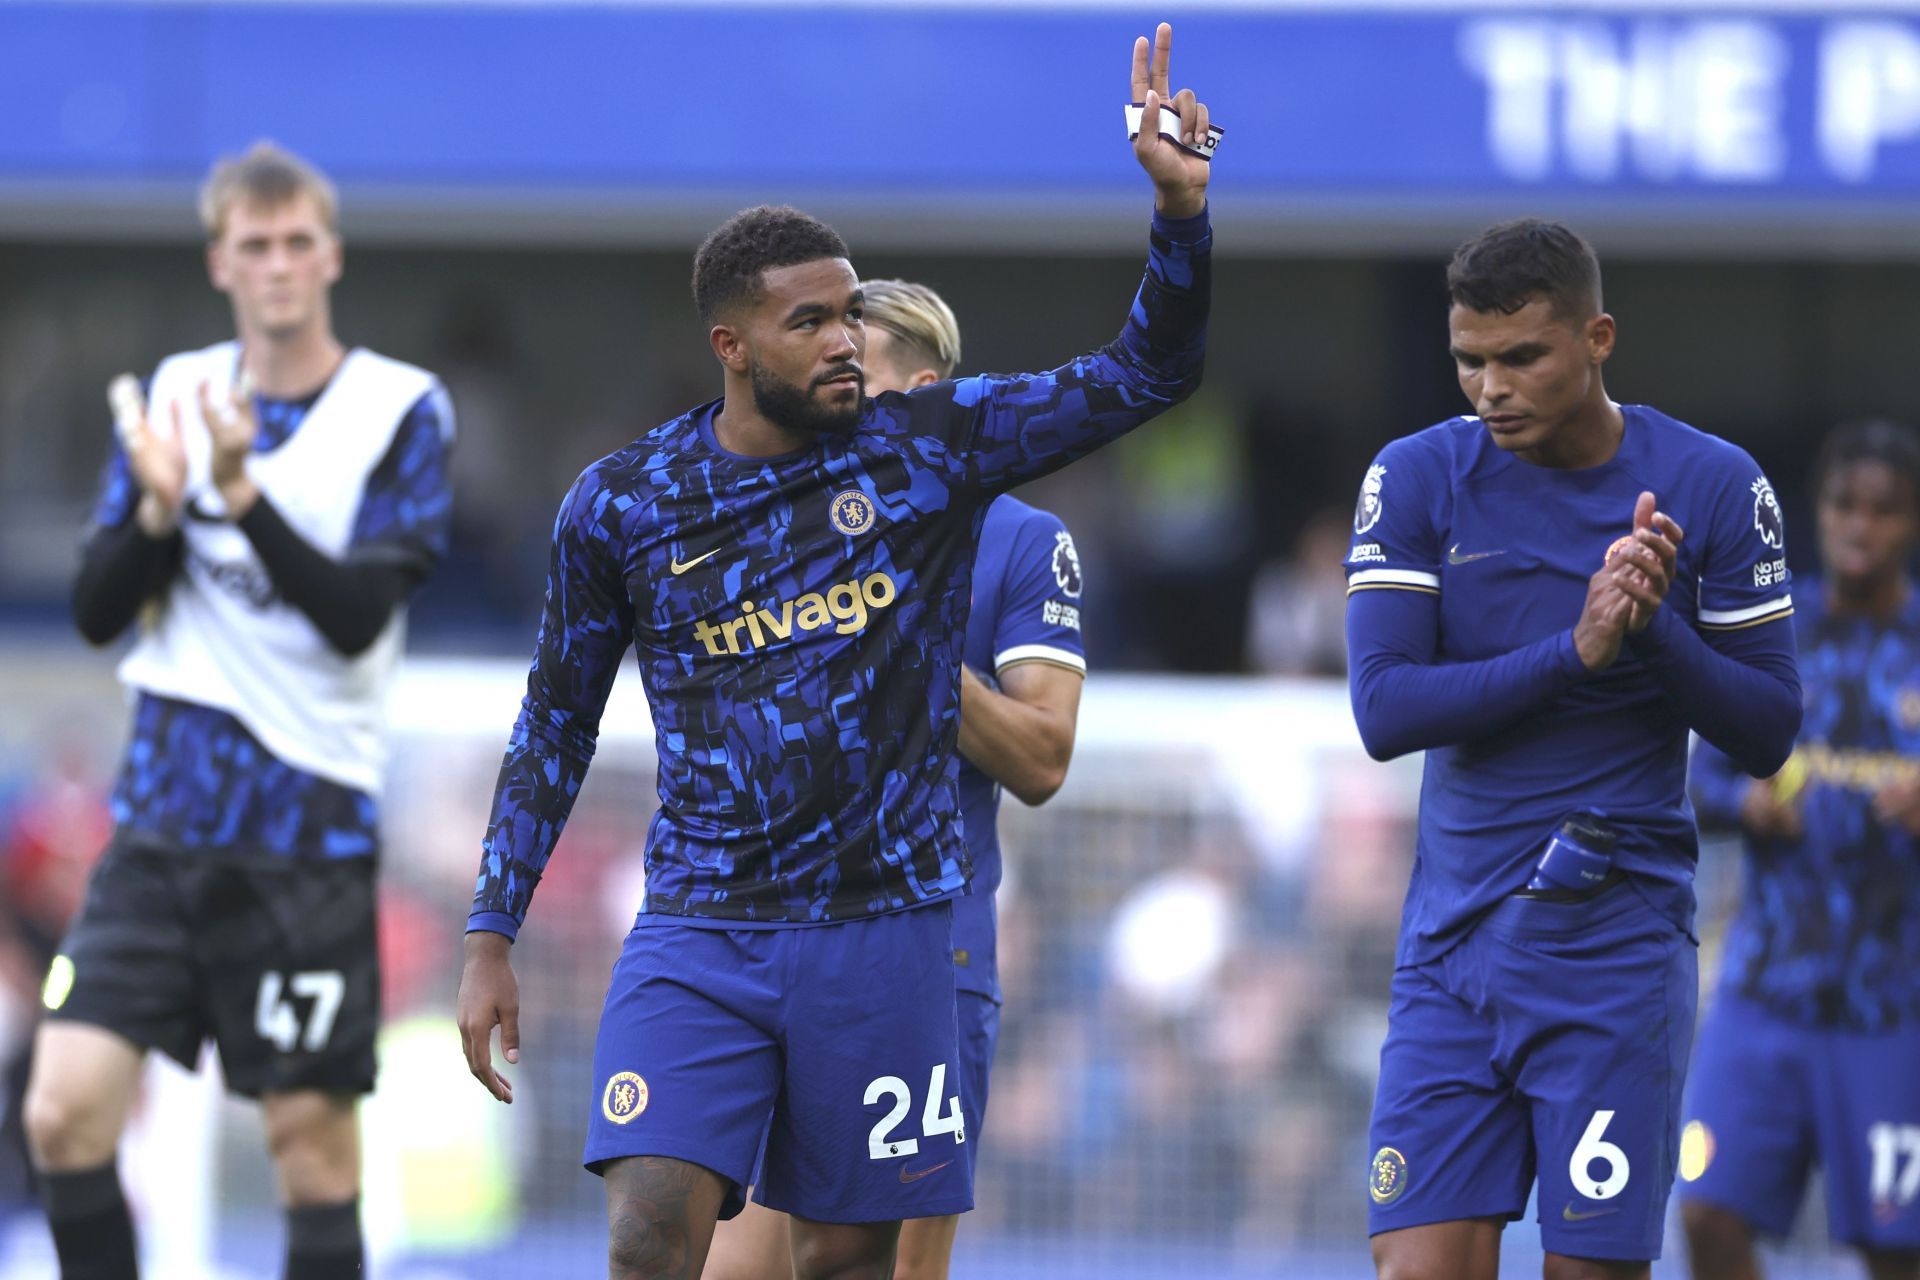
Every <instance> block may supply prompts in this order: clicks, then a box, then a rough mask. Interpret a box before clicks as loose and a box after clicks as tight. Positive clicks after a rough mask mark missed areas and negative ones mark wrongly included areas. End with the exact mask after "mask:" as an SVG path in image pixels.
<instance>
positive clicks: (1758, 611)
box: [1700, 595, 1793, 631]
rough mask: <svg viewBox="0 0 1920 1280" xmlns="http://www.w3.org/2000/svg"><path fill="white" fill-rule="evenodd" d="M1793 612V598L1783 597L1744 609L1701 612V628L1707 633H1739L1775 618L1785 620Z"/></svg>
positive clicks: (1789, 596)
mask: <svg viewBox="0 0 1920 1280" xmlns="http://www.w3.org/2000/svg"><path fill="white" fill-rule="evenodd" d="M1792 612H1793V597H1792V596H1791V595H1783V596H1780V597H1778V598H1777V599H1773V600H1768V601H1766V602H1764V603H1762V604H1755V605H1748V606H1747V607H1746V608H1744V609H1708V608H1706V607H1705V606H1702V607H1701V610H1700V626H1701V629H1702V630H1706V631H1738V630H1740V629H1741V628H1743V627H1757V626H1759V625H1760V624H1761V623H1763V622H1771V621H1773V620H1774V619H1775V618H1784V617H1787V616H1788V615H1790V614H1791V613H1792Z"/></svg>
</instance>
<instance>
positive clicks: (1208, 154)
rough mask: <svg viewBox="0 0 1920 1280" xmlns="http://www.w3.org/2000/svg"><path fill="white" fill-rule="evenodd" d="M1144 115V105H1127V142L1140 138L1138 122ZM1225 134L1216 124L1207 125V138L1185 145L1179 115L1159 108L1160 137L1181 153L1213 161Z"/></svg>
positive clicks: (1170, 109) (1173, 111) (1145, 111)
mask: <svg viewBox="0 0 1920 1280" xmlns="http://www.w3.org/2000/svg"><path fill="white" fill-rule="evenodd" d="M1146 114H1147V104H1146V103H1144V102H1134V103H1130V104H1128V106H1127V141H1128V142H1132V141H1133V140H1134V139H1135V138H1137V137H1139V136H1140V121H1141V119H1142V117H1144V116H1145V115H1146ZM1225 132H1226V131H1225V130H1224V129H1222V128H1221V127H1220V126H1219V125H1217V124H1209V125H1208V126H1207V136H1206V137H1204V138H1202V139H1200V141H1198V142H1196V143H1194V144H1193V145H1192V146H1188V145H1187V144H1186V143H1184V142H1182V141H1180V113H1179V112H1178V111H1175V110H1174V109H1173V108H1172V107H1169V106H1165V105H1162V106H1161V108H1160V136H1161V137H1163V138H1165V139H1166V140H1167V141H1169V142H1171V143H1173V144H1174V145H1175V146H1177V147H1179V148H1180V149H1181V150H1182V151H1190V152H1192V153H1193V154H1194V155H1196V156H1199V157H1200V158H1201V159H1202V160H1211V159H1213V153H1214V152H1215V151H1216V150H1217V149H1218V148H1219V146H1220V138H1221V135H1223V134H1224V133H1225Z"/></svg>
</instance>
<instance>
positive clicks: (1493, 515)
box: [1347, 220, 1800, 1280]
mask: <svg viewBox="0 0 1920 1280" xmlns="http://www.w3.org/2000/svg"><path fill="white" fill-rule="evenodd" d="M1447 285H1448V293H1449V297H1450V299H1451V304H1452V305H1451V308H1450V310H1449V312H1448V325H1449V330H1450V337H1451V347H1452V353H1453V359H1454V364H1455V367H1456V371H1457V373H1458V377H1459V382H1460V387H1461V390H1462V391H1464V392H1465V393H1466V396H1467V399H1468V400H1469V402H1470V403H1471V404H1472V405H1473V407H1474V410H1475V413H1474V415H1473V416H1470V417H1461V418H1455V419H1452V420H1450V421H1448V422H1444V423H1441V424H1440V425H1438V426H1435V427H1431V428H1428V429H1427V430H1425V431H1422V432H1419V433H1417V434H1415V435H1411V436H1407V437H1405V438H1403V439H1400V440H1396V441H1394V442H1393V443H1392V444H1390V445H1388V446H1387V447H1386V449H1385V450H1383V451H1382V452H1381V454H1380V456H1379V458H1378V459H1377V460H1376V461H1375V463H1374V465H1373V466H1372V467H1370V468H1369V469H1368V471H1367V475H1366V478H1365V480H1364V482H1363V484H1362V486H1361V492H1360V502H1359V506H1358V508H1357V510H1356V512H1355V516H1354V533H1353V543H1352V547H1351V550H1350V551H1349V553H1348V556H1347V572H1348V584H1349V593H1348V607H1347V643H1348V650H1349V659H1350V664H1351V674H1350V677H1349V680H1350V685H1351V691H1352V696H1353V707H1354V717H1355V719H1356V721H1357V722H1358V725H1359V729H1360V735H1361V738H1362V740H1363V741H1364V742H1365V744H1366V747H1367V749H1368V751H1369V752H1370V753H1372V754H1373V755H1374V756H1375V757H1376V758H1379V759H1388V758H1391V757H1393V756H1397V755H1401V754H1404V753H1406V752H1409V751H1425V752H1426V761H1425V778H1424V781H1423V784H1422V787H1421V794H1420V816H1419V824H1418V843H1417V848H1416V854H1415V861H1414V870H1413V879H1412V883H1411V885H1410V886H1409V888H1408V891H1407V902H1406V908H1405V912H1404V916H1403V919H1402V924H1401V936H1400V945H1399V948H1398V953H1397V957H1396V968H1395V972H1394V975H1393V987H1392V991H1393V998H1392V1007H1391V1012H1390V1015H1389V1020H1388V1030H1387V1040H1386V1044H1385V1046H1384V1047H1383V1048H1382V1050H1381V1056H1380V1079H1379V1084H1378V1088H1377V1092H1376V1096H1375V1100H1374V1111H1373V1121H1372V1125H1371V1136H1370V1140H1369V1147H1370V1148H1371V1150H1372V1152H1373V1158H1372V1163H1371V1166H1370V1169H1369V1179H1368V1191H1369V1195H1370V1198H1371V1201H1372V1204H1371V1208H1370V1231H1371V1234H1372V1236H1373V1255H1374V1262H1375V1266H1376V1268H1377V1270H1378V1272H1379V1274H1380V1275H1381V1276H1382V1277H1390V1278H1392V1280H1429V1278H1431V1280H1494V1277H1495V1276H1496V1275H1497V1274H1498V1270H1499V1250H1500V1234H1501V1231H1502V1229H1503V1228H1504V1227H1505V1225H1506V1223H1507V1222H1508V1221H1510V1220H1512V1219H1514V1218H1518V1217H1519V1216H1520V1215H1521V1213H1522V1212H1523V1211H1524V1210H1525V1207H1526V1204H1527V1199H1528V1194H1529V1191H1530V1190H1532V1189H1533V1187H1534V1185H1535V1183H1536V1180H1537V1183H1538V1203H1539V1212H1540V1231H1541V1237H1542V1239H1543V1242H1544V1243H1545V1245H1546V1249H1547V1259H1546V1266H1545V1275H1546V1277H1547V1280H1634V1278H1636V1277H1645V1276H1647V1275H1648V1274H1649V1271H1650V1262H1651V1260H1652V1259H1654V1258H1656V1257H1658V1256H1659V1253H1660V1239H1661V1228H1662V1223H1663V1221H1664V1216H1665V1208H1666V1200H1667V1194H1668V1192H1669V1190H1670V1189H1671V1187H1672V1182H1673V1175H1674V1165H1675V1159H1676V1156H1677V1148H1678V1129H1679V1107H1680V1096H1681V1085H1682V1083H1683V1080H1684V1077H1685V1074H1686V1068H1687V1057H1688V1050H1689V1048H1690V1046H1691V1043H1692V1037H1693V1017H1694V1006H1695V1001H1696V986H1697V967H1696V954H1695V952H1696V944H1695V941H1694V938H1693V934H1692V927H1693V869H1694V862H1695V859H1696V857H1697V853H1698V839H1697V836H1696V833H1695V831H1694V826H1693V821H1692V815H1691V813H1690V812H1689V810H1688V806H1687V803H1686V795H1685V786H1686V764H1687V758H1686V751H1687V738H1688V733H1689V731H1691V732H1695V733H1698V734H1699V735H1700V736H1701V737H1702V738H1704V739H1705V740H1706V741H1708V742H1710V743H1712V744H1713V745H1715V746H1716V747H1718V748H1720V749H1722V750H1724V751H1725V752H1727V753H1728V755H1729V756H1730V757H1731V758H1732V759H1733V760H1734V761H1735V762H1736V764H1737V765H1738V767H1739V768H1741V769H1743V770H1745V771H1746V772H1748V773H1750V774H1752V775H1754V776H1764V775H1767V774H1770V773H1772V772H1773V771H1774V770H1776V769H1778V768H1779V767H1780V764H1781V762H1782V761H1784V760H1785V759H1786V758H1787V754H1788V752H1789V751H1790V750H1791V749H1792V744H1793V736H1794V733H1795V731H1796V730H1797V729H1798V727H1799V724H1800V686H1799V680H1798V676H1797V674H1796V671H1795V666H1794V657H1793V632H1792V626H1791V622H1790V621H1789V618H1790V615H1791V614H1792V609H1793V602H1792V598H1791V596H1790V595H1789V593H1788V578H1787V571H1786V566H1785V561H1784V559H1783V557H1784V554H1785V553H1784V550H1783V546H1784V531H1783V528H1782V525H1781V520H1780V509H1779V506H1778V505H1777V503H1776V502H1775V501H1774V496H1773V489H1772V486H1771V485H1770V484H1769V483H1768V482H1767V479H1766V477H1765V476H1764V475H1762V474H1761V472H1760V469H1759V467H1757V466H1756V465H1755V464H1754V462H1753V460H1752V459H1751V458H1749V457H1748V456H1747V455H1746V453H1744V452H1743V451H1742V450H1740V449H1739V448H1737V447H1735V446H1733V445H1731V444H1728V443H1726V442H1725V441H1723V440H1719V439H1716V438H1715V437H1713V436H1710V435H1707V434H1705V433H1703V432H1700V431H1697V430H1695V429H1694V428H1692V427H1689V426H1687V425H1685V424H1683V423H1680V422H1677V421H1675V420H1674V419H1672V418H1670V417H1668V416H1666V415H1665V414H1662V413H1660V412H1658V411H1656V410H1654V409H1650V408H1648V407H1646V406H1644V405H1634V404H1624V405H1623V404H1616V403H1615V402H1614V401H1613V400H1612V399H1610V398H1609V397H1608V395H1607V392H1606V389H1605V386H1604V384H1603V381H1602V377H1601V370H1602V367H1603V366H1604V364H1605V363H1606V361H1607V359H1608V358H1609V357H1610V356H1611V355H1612V353H1613V348H1614V341H1615V336H1616V330H1615V324H1614V320H1613V317H1611V316H1610V315H1608V314H1606V313H1605V311H1604V310H1603V309H1602V305H1601V289H1600V266H1599V262H1598V260H1597V259H1596V258H1595V256H1594V254H1593V250H1592V249H1591V248H1590V247H1589V246H1588V245H1587V243H1586V242H1585V241H1584V240H1582V239H1581V238H1580V237H1579V236H1577V235H1575V234H1574V233H1573V232H1572V231H1570V230H1569V229H1567V228H1566V227H1564V226H1561V225H1559V224H1557V223H1551V222H1540V221H1534V220H1523V221H1519V222H1511V223H1506V224H1503V225H1500V226H1496V227H1493V228H1491V229H1489V230H1488V231H1486V232H1483V233H1482V234H1481V235H1479V236H1476V237H1475V238H1474V239H1472V240H1470V241H1468V242H1467V243H1466V244H1464V245H1462V246H1461V248H1460V249H1459V251H1458V252H1457V253H1456V254H1455V255H1454V258H1453V261H1452V264H1451V265H1450V267H1449V268H1448V272H1447Z"/></svg>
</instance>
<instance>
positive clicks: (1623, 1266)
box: [1540, 1253, 1653, 1280]
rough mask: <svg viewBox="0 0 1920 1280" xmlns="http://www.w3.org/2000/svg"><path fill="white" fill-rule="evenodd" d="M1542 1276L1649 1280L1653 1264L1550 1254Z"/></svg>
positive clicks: (1546, 1278) (1552, 1279) (1576, 1279)
mask: <svg viewBox="0 0 1920 1280" xmlns="http://www.w3.org/2000/svg"><path fill="white" fill-rule="evenodd" d="M1540 1274H1541V1276H1542V1277H1543V1278H1544V1280H1647V1278H1648V1277H1649V1276H1650V1275H1652V1274H1653V1264H1652V1263H1648V1262H1616V1261H1613V1260H1612V1259H1606V1258H1570V1257H1567V1256H1565V1255H1564V1254H1558V1253H1550V1254H1548V1255H1547V1264H1546V1266H1544V1267H1542V1268H1541V1269H1540Z"/></svg>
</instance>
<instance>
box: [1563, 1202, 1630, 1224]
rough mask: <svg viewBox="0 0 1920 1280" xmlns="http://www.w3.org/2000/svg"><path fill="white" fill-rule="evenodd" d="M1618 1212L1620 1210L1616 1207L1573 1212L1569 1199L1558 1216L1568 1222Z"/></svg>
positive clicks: (1582, 1220) (1581, 1220)
mask: <svg viewBox="0 0 1920 1280" xmlns="http://www.w3.org/2000/svg"><path fill="white" fill-rule="evenodd" d="M1618 1212H1620V1211H1619V1210H1618V1209H1595V1210H1594V1211H1593V1212H1592V1213H1575V1212H1574V1211H1573V1202H1572V1201H1571V1200H1569V1201H1568V1202H1567V1207H1566V1208H1564V1209H1562V1210H1561V1211H1560V1216H1561V1217H1562V1218H1563V1219H1565V1220H1566V1221H1568V1222H1585V1221H1586V1220H1587V1219H1588V1218H1600V1217H1605V1216H1606V1215H1607V1214H1609V1213H1618Z"/></svg>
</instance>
